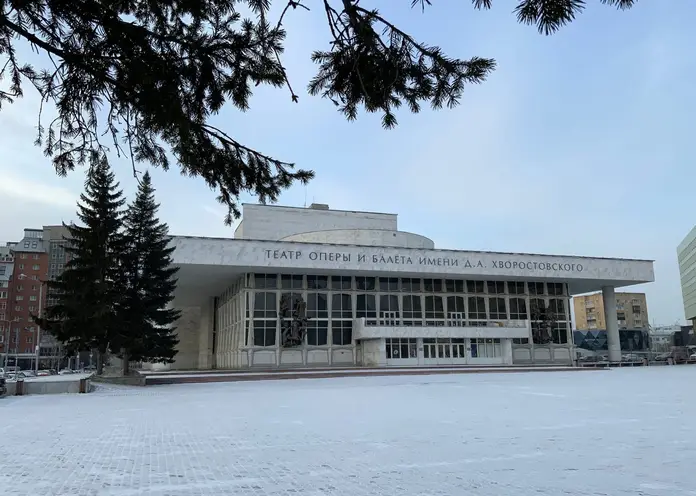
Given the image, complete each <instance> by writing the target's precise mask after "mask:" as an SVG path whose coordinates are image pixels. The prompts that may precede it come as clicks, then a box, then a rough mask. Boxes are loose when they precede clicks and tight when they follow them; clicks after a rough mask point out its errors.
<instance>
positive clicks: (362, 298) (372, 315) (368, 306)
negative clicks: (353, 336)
mask: <svg viewBox="0 0 696 496" xmlns="http://www.w3.org/2000/svg"><path fill="white" fill-rule="evenodd" d="M355 306H356V309H355V316H356V317H357V318H365V319H367V322H368V323H374V320H375V319H376V318H377V300H376V297H375V295H373V294H359V295H358V296H357V297H356V302H355Z"/></svg>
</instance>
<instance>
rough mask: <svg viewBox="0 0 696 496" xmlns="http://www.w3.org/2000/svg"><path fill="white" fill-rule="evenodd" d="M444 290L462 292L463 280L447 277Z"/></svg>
mask: <svg viewBox="0 0 696 496" xmlns="http://www.w3.org/2000/svg"><path fill="white" fill-rule="evenodd" d="M445 291H447V292H448V293H463V292H464V281H461V280H457V279H448V280H446V281H445Z"/></svg>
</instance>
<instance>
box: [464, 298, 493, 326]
mask: <svg viewBox="0 0 696 496" xmlns="http://www.w3.org/2000/svg"><path fill="white" fill-rule="evenodd" d="M468 303H469V318H470V319H472V320H487V319H488V316H487V315H486V299H485V298H484V297H483V296H469V301H468Z"/></svg>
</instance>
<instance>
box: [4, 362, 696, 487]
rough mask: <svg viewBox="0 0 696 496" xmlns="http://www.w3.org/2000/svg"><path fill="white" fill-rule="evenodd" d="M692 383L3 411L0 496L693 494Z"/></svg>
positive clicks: (391, 390) (435, 379) (385, 381)
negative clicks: (0, 495)
mask: <svg viewBox="0 0 696 496" xmlns="http://www.w3.org/2000/svg"><path fill="white" fill-rule="evenodd" d="M694 384H696V367H694V366H678V367H647V368H631V369H617V370H611V371H591V372H552V373H551V372H548V373H546V372H540V373H539V372H537V373H514V374H512V373H510V374H499V373H492V374H464V375H437V376H410V377H406V376H399V377H350V378H336V379H309V380H286V381H268V382H250V383H218V384H188V385H176V386H152V387H147V388H125V387H108V388H100V389H99V390H97V391H96V392H94V393H91V394H88V395H59V396H55V395H49V396H29V397H9V398H4V399H2V400H0V419H1V421H2V422H1V423H0V494H2V495H3V496H10V495H31V496H42V495H47V496H48V495H51V496H57V495H70V496H93V495H94V496H97V495H114V496H139V495H155V496H165V495H166V496H190V495H200V496H213V495H227V494H230V495H237V494H239V495H260V496H266V495H269V496H270V495H284V496H288V495H302V496H315V495H322V496H325V495H346V496H362V495H380V496H385V495H399V496H410V495H418V496H421V495H442V496H459V495H468V494H476V495H495V496H501V495H515V496H524V495H532V494H534V495H539V494H547V495H560V494H569V495H589V494H593V495H595V494H597V495H599V494H602V495H611V496H616V495H621V494H626V495H629V494H630V495H637V494H638V495H646V496H647V495H669V496H675V495H682V494H692V495H693V494H696V470H695V469H694V463H695V462H696V394H694Z"/></svg>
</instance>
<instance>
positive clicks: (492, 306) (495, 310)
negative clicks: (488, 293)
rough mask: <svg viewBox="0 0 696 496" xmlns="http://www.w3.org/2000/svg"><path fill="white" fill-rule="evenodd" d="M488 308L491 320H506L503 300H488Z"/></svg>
mask: <svg viewBox="0 0 696 496" xmlns="http://www.w3.org/2000/svg"><path fill="white" fill-rule="evenodd" d="M488 308H489V315H490V318H491V319H507V309H506V308H505V298H488Z"/></svg>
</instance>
